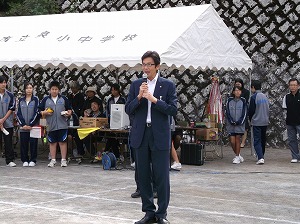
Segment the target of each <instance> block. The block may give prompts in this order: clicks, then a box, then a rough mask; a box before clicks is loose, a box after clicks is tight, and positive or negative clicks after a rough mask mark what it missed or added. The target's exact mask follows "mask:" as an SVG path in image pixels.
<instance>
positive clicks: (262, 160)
mask: <svg viewBox="0 0 300 224" xmlns="http://www.w3.org/2000/svg"><path fill="white" fill-rule="evenodd" d="M263 164H265V160H264V159H259V160H258V161H257V162H256V165H263Z"/></svg>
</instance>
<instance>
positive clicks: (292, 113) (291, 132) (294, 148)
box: [282, 78, 300, 163]
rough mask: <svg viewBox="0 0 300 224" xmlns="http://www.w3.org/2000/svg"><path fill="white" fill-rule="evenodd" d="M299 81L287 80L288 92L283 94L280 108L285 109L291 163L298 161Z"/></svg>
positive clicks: (299, 125)
mask: <svg viewBox="0 0 300 224" xmlns="http://www.w3.org/2000/svg"><path fill="white" fill-rule="evenodd" d="M299 84H300V83H299V81H298V80H297V79H295V78H292V79H290V80H289V89H290V93H288V94H287V95H285V96H284V98H283V102H282V108H283V109H284V110H285V111H286V129H287V135H288V144H289V147H290V150H291V154H292V160H291V163H297V162H299V161H300V154H299V148H298V140H297V133H298V134H299V135H300V93H299Z"/></svg>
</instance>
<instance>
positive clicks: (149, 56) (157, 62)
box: [142, 51, 160, 66]
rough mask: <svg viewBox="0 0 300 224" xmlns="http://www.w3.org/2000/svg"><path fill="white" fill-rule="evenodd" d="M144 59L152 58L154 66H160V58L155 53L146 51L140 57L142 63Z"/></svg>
mask: <svg viewBox="0 0 300 224" xmlns="http://www.w3.org/2000/svg"><path fill="white" fill-rule="evenodd" d="M145 58H152V59H153V61H154V64H155V66H157V65H159V64H160V57H159V54H158V53H157V52H156V51H147V52H146V53H145V54H144V55H143V56H142V61H144V59H145Z"/></svg>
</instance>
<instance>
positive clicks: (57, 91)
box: [50, 86, 59, 97]
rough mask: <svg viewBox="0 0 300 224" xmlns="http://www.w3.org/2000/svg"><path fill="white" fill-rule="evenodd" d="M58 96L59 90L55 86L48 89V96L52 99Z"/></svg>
mask: <svg viewBox="0 0 300 224" xmlns="http://www.w3.org/2000/svg"><path fill="white" fill-rule="evenodd" d="M58 94H59V88H58V87H57V86H52V87H51V89H50V95H51V96H52V97H57V95H58Z"/></svg>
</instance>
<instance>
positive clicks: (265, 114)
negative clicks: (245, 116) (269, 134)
mask: <svg viewBox="0 0 300 224" xmlns="http://www.w3.org/2000/svg"><path fill="white" fill-rule="evenodd" d="M249 119H250V122H251V125H253V126H267V125H268V124H269V100H268V98H267V96H266V95H265V94H263V93H262V92H261V91H260V90H256V91H255V93H254V94H253V95H252V96H251V98H250V105H249Z"/></svg>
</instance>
